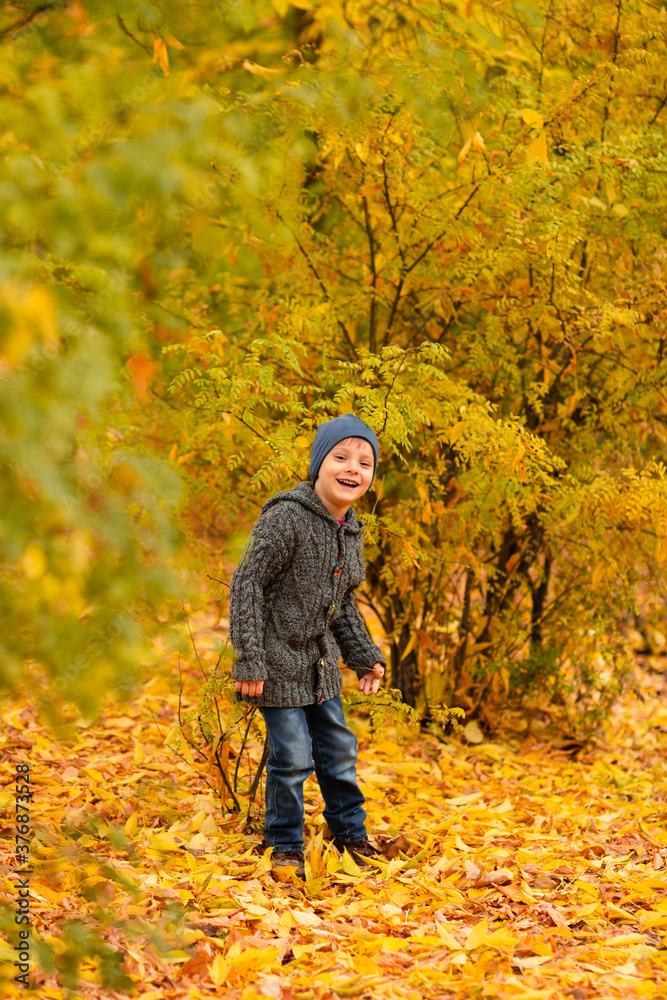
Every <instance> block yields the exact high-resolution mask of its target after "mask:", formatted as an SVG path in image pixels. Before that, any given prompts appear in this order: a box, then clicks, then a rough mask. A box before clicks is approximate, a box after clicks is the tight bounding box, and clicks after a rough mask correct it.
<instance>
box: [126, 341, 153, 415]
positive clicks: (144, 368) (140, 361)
mask: <svg viewBox="0 0 667 1000" xmlns="http://www.w3.org/2000/svg"><path fill="white" fill-rule="evenodd" d="M125 364H126V367H127V369H128V371H129V373H130V378H131V379H132V386H133V388H134V392H135V394H136V397H137V399H139V400H141V401H142V402H143V401H145V400H146V399H147V398H148V395H149V390H150V387H151V382H152V380H153V375H154V373H155V369H156V367H157V366H156V363H155V362H154V361H153V359H152V358H151V357H150V356H149V355H148V354H147V353H146V351H139V352H138V353H137V354H132V355H131V356H130V357H129V358H128V359H127V361H126V362H125Z"/></svg>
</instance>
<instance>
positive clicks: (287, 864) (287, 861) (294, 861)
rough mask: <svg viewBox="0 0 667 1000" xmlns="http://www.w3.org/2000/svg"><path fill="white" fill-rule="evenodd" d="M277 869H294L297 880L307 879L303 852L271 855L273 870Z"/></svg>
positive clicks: (278, 852)
mask: <svg viewBox="0 0 667 1000" xmlns="http://www.w3.org/2000/svg"><path fill="white" fill-rule="evenodd" d="M276 868H293V869H294V874H295V875H296V877H297V878H301V879H305V878H306V869H305V867H304V863H303V851H274V852H273V854H272V855H271V870H272V871H274V870H275V869H276Z"/></svg>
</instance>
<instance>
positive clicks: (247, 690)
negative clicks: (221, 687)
mask: <svg viewBox="0 0 667 1000" xmlns="http://www.w3.org/2000/svg"><path fill="white" fill-rule="evenodd" d="M234 687H235V688H236V690H237V691H240V692H241V694H248V695H250V697H251V698H259V696H260V694H262V692H263V691H264V681H234Z"/></svg>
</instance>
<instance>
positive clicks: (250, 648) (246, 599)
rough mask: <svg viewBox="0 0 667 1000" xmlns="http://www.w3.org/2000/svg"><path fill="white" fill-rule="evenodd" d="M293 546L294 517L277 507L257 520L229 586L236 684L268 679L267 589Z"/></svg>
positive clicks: (292, 549)
mask: <svg viewBox="0 0 667 1000" xmlns="http://www.w3.org/2000/svg"><path fill="white" fill-rule="evenodd" d="M281 506H282V505H281ZM294 545H295V537H294V529H293V526H292V522H291V518H290V517H289V515H288V514H286V513H285V511H284V510H281V509H279V508H278V506H276V507H272V508H270V510H268V511H267V512H266V513H265V514H263V515H262V516H261V517H260V518H259V519H258V520H257V522H256V523H255V526H254V528H253V530H252V534H251V536H250V538H249V539H248V542H247V544H246V547H245V549H244V550H243V552H242V553H241V558H240V559H239V563H238V565H237V567H236V569H235V570H234V573H233V575H232V579H231V583H230V585H229V639H230V642H231V645H232V653H233V656H234V662H233V666H232V677H233V678H234V680H235V681H265V680H266V679H267V678H268V672H267V668H266V651H265V649H264V624H265V608H264V590H265V588H266V587H267V586H268V584H270V583H271V581H272V580H274V579H275V578H276V576H278V574H279V573H280V571H281V570H282V569H283V568H284V567H285V566H286V565H287V564H288V563H289V562H290V560H291V558H292V553H293V551H294Z"/></svg>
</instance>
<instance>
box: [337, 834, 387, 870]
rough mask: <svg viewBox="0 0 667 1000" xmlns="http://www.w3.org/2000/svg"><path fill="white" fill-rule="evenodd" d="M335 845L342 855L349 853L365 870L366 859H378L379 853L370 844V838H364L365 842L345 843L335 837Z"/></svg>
mask: <svg viewBox="0 0 667 1000" xmlns="http://www.w3.org/2000/svg"><path fill="white" fill-rule="evenodd" d="M333 845H334V847H335V848H336V850H337V851H339V852H340V853H341V854H342V853H343V851H347V853H348V854H350V855H351V856H352V858H353V860H354V861H356V863H357V864H358V865H359V867H360V868H364V867H366V865H367V863H366V861H365V860H364V858H377V857H378V852H377V851H376V850H375V848H374V847H373V845H372V844H371V843H369V841H368V837H364V839H363V840H353V841H351V842H350V843H345V841H344V840H342V838H341V837H334V839H333Z"/></svg>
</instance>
